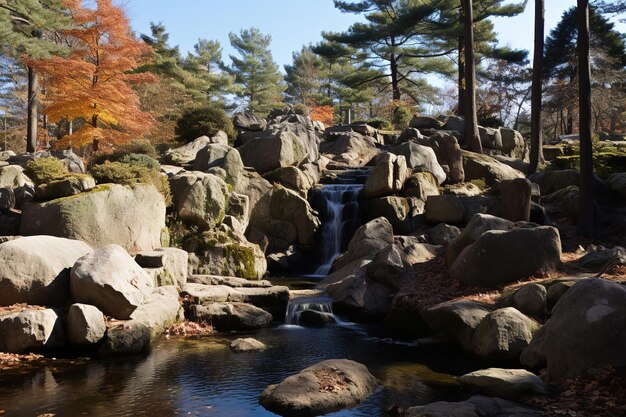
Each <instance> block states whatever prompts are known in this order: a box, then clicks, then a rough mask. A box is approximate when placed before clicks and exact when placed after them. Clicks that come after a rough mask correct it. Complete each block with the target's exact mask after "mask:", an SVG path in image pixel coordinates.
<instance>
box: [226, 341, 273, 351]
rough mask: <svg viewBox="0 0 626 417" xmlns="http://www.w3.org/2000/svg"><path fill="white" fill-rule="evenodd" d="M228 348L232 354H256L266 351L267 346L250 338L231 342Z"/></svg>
mask: <svg viewBox="0 0 626 417" xmlns="http://www.w3.org/2000/svg"><path fill="white" fill-rule="evenodd" d="M229 348H230V350H232V351H233V352H257V351H259V350H265V349H267V346H265V344H264V343H262V342H259V341H258V340H256V339H253V338H252V337H246V338H241V339H235V340H233V341H232V342H231V343H230V346H229Z"/></svg>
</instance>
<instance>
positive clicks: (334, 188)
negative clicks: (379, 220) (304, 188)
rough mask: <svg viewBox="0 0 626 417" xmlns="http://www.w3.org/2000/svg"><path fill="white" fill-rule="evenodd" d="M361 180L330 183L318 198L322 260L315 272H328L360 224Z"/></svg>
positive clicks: (322, 273)
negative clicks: (355, 182) (351, 182)
mask: <svg viewBox="0 0 626 417" xmlns="http://www.w3.org/2000/svg"><path fill="white" fill-rule="evenodd" d="M362 189H363V185H361V184H327V185H324V186H323V187H322V188H321V189H320V190H317V192H318V193H319V194H318V196H317V198H315V200H316V201H315V202H316V204H315V206H317V205H319V206H320V207H315V208H316V210H317V211H318V212H319V213H320V216H321V220H322V234H321V244H322V257H321V259H322V264H321V265H320V266H319V267H318V268H317V269H316V271H315V273H314V274H313V276H317V277H325V276H326V275H328V272H329V271H330V268H331V267H332V265H333V261H334V260H335V258H336V257H337V256H339V255H340V254H341V253H342V252H344V251H345V249H346V246H347V245H348V241H349V240H350V238H351V237H352V235H353V234H354V232H355V230H356V229H357V228H358V227H359V225H360V217H359V204H358V198H359V194H360V193H361V190H362Z"/></svg>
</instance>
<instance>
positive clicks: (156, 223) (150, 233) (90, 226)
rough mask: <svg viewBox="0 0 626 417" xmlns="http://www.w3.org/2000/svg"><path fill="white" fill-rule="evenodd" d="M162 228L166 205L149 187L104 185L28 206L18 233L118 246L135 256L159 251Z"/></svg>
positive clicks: (157, 193)
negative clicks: (150, 251) (145, 251)
mask: <svg viewBox="0 0 626 417" xmlns="http://www.w3.org/2000/svg"><path fill="white" fill-rule="evenodd" d="M164 227H165V202H164V200H163V196H162V195H161V194H160V193H159V192H158V191H157V189H156V188H155V187H154V186H153V185H149V184H137V185H134V186H122V185H117V184H106V185H100V186H97V187H95V188H94V189H92V190H91V191H89V192H84V193H80V194H78V195H74V196H71V197H65V198H59V199H56V200H52V201H49V202H44V203H29V204H27V205H26V206H25V207H24V210H23V212H22V223H21V227H20V234H22V235H25V236H30V235H52V236H58V237H66V238H70V239H77V240H82V241H84V242H86V243H87V244H89V245H90V246H92V247H94V248H100V247H103V246H106V245H109V244H111V243H117V244H119V245H121V246H122V247H123V248H124V249H126V250H127V251H129V252H131V253H136V252H139V251H143V250H153V249H156V248H159V247H161V230H162V229H163V228H164Z"/></svg>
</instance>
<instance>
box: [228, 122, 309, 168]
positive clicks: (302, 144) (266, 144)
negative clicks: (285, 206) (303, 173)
mask: <svg viewBox="0 0 626 417" xmlns="http://www.w3.org/2000/svg"><path fill="white" fill-rule="evenodd" d="M238 150H239V153H240V154H241V159H242V160H243V163H244V164H245V166H249V167H252V168H254V169H255V170H256V171H257V172H259V173H260V174H265V173H267V172H270V171H273V170H275V169H277V168H280V167H287V166H297V165H300V164H301V163H302V162H304V161H305V160H307V158H308V157H309V154H308V144H307V141H306V139H305V138H302V137H301V136H297V135H295V134H294V133H292V132H288V131H278V132H275V133H274V134H273V135H271V136H268V137H260V138H255V139H251V140H248V141H247V142H246V143H245V144H244V145H243V146H241V147H240V148H239V149H238Z"/></svg>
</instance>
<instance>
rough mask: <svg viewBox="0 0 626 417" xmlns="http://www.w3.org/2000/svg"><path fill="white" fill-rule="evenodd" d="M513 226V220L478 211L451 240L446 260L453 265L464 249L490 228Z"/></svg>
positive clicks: (505, 228) (498, 228)
mask: <svg viewBox="0 0 626 417" xmlns="http://www.w3.org/2000/svg"><path fill="white" fill-rule="evenodd" d="M511 228H513V222H511V221H509V220H505V219H502V218H500V217H496V216H492V215H490V214H483V213H477V214H475V215H473V216H472V218H471V219H470V221H469V222H468V223H467V226H465V228H464V229H463V231H462V232H461V234H460V235H459V236H458V237H456V238H455V239H454V240H452V241H451V242H450V244H449V245H448V247H447V248H446V261H447V263H448V265H452V264H453V263H454V261H455V259H456V258H457V257H458V256H459V254H460V253H461V252H463V249H465V248H466V247H468V246H469V245H471V244H472V243H474V242H475V241H476V240H478V238H479V237H481V236H482V235H483V233H485V232H487V231H489V230H508V229H511Z"/></svg>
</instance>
